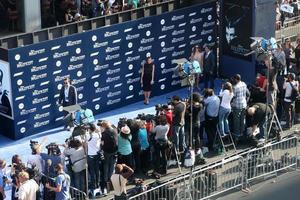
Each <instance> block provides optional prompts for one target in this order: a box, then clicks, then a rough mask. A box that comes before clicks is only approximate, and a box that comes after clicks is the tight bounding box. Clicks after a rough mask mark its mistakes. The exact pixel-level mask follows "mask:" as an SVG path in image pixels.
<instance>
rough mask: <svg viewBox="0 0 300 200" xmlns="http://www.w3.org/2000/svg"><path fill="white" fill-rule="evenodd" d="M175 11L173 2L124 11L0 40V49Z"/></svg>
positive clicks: (170, 0) (169, 0) (172, 0)
mask: <svg viewBox="0 0 300 200" xmlns="http://www.w3.org/2000/svg"><path fill="white" fill-rule="evenodd" d="M174 9H175V1H174V0H168V1H164V2H160V3H156V4H153V5H149V6H144V7H140V8H137V9H133V10H126V11H122V12H118V13H113V14H110V15H104V16H100V17H95V18H91V19H86V20H83V21H79V22H73V23H69V24H64V25H60V26H55V27H50V28H45V29H42V30H39V31H35V32H31V33H23V34H18V35H14V36H9V37H4V38H0V47H2V48H4V49H12V48H17V47H21V46H26V45H30V44H35V43H39V42H42V41H47V40H52V39H56V38H60V37H64V36H68V35H72V34H76V33H83V32H85V31H89V30H94V29H97V28H100V27H104V26H109V25H112V24H117V23H121V22H126V21H131V20H136V19H139V18H142V17H148V16H153V15H160V14H163V13H165V12H170V11H173V10H174Z"/></svg>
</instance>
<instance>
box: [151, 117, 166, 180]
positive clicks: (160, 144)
mask: <svg viewBox="0 0 300 200" xmlns="http://www.w3.org/2000/svg"><path fill="white" fill-rule="evenodd" d="M158 121H159V124H158V125H157V126H155V127H154V129H153V133H154V134H155V137H154V140H155V143H154V153H155V159H156V160H155V161H154V163H155V169H154V171H155V172H157V173H161V174H166V173H167V148H168V136H167V135H168V132H169V129H170V126H169V124H168V123H167V118H166V116H164V115H161V116H159V120H158Z"/></svg>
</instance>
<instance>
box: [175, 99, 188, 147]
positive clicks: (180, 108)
mask: <svg viewBox="0 0 300 200" xmlns="http://www.w3.org/2000/svg"><path fill="white" fill-rule="evenodd" d="M172 104H173V106H174V109H173V143H174V144H175V147H176V149H177V150H179V151H183V150H184V149H185V148H186V144H185V132H184V124H185V119H184V117H185V112H186V104H185V103H184V102H182V101H181V99H180V97H179V96H173V98H172Z"/></svg>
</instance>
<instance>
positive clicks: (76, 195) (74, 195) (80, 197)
mask: <svg viewBox="0 0 300 200" xmlns="http://www.w3.org/2000/svg"><path fill="white" fill-rule="evenodd" d="M70 195H71V199H72V200H86V199H88V198H87V195H86V194H85V192H83V191H81V190H78V189H76V188H74V187H70Z"/></svg>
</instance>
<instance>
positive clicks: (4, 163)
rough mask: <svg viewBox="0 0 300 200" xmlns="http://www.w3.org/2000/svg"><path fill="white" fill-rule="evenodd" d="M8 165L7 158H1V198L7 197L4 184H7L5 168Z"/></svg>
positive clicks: (0, 199) (1, 199)
mask: <svg viewBox="0 0 300 200" xmlns="http://www.w3.org/2000/svg"><path fill="white" fill-rule="evenodd" d="M5 167H6V162H5V160H1V159H0V200H3V199H5V197H6V196H5V193H4V186H5V174H4V171H3V170H4V168H5Z"/></svg>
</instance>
